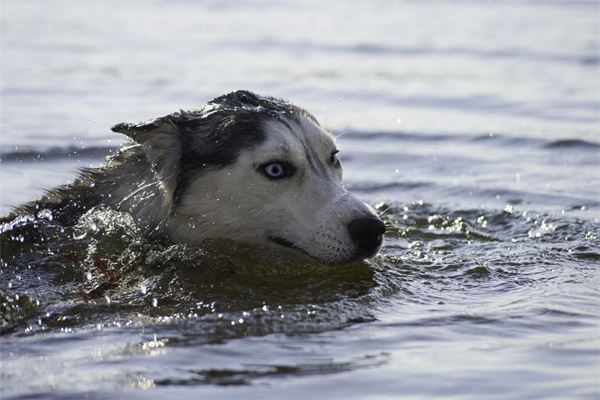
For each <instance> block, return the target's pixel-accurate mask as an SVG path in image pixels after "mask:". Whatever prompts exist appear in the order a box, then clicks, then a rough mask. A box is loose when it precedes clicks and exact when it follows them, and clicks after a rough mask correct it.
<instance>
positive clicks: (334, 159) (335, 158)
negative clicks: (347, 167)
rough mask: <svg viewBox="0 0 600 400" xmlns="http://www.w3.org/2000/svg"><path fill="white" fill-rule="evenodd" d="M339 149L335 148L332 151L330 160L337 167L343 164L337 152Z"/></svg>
mask: <svg viewBox="0 0 600 400" xmlns="http://www.w3.org/2000/svg"><path fill="white" fill-rule="evenodd" d="M339 152H340V151H339V150H334V151H332V152H331V159H330V160H329V162H330V163H331V165H333V166H334V167H335V168H339V167H340V166H341V163H340V159H339V158H338V156H337V154H338V153H339Z"/></svg>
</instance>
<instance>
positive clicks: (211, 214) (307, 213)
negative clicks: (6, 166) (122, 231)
mask: <svg viewBox="0 0 600 400" xmlns="http://www.w3.org/2000/svg"><path fill="white" fill-rule="evenodd" d="M112 130H113V131H115V132H120V133H123V134H125V135H127V136H129V137H130V138H131V139H132V142H131V143H129V144H128V145H126V146H124V147H123V148H122V149H120V150H119V151H118V152H117V153H116V154H115V155H113V156H112V157H110V158H109V160H108V163H107V165H106V166H105V167H103V168H99V169H85V170H83V171H82V172H81V174H80V176H79V177H78V179H77V180H76V181H75V182H74V183H72V184H70V185H67V186H63V187H59V188H57V189H55V190H53V191H50V192H48V193H47V194H46V195H45V196H44V197H42V198H41V199H40V200H38V201H35V202H32V203H29V204H26V205H24V206H22V207H20V208H18V209H16V211H15V212H16V214H34V215H35V213H37V212H38V211H39V210H44V209H48V210H51V212H52V214H53V218H54V220H56V221H58V222H59V223H60V224H62V225H64V226H69V225H72V224H74V223H76V222H77V220H78V218H79V217H80V216H81V215H82V214H83V213H85V212H86V211H88V210H90V209H91V208H93V207H95V206H98V205H105V206H110V207H112V208H114V209H116V210H119V211H125V212H128V213H130V214H131V215H132V216H133V218H134V220H135V221H136V223H137V224H138V226H139V227H140V228H141V229H142V230H143V231H144V232H145V234H146V235H147V236H150V237H163V238H169V239H171V240H173V241H175V242H184V243H190V244H193V245H197V244H200V243H201V242H202V241H203V240H204V239H206V238H219V237H221V238H228V239H233V240H238V241H241V242H246V243H250V244H256V245H261V246H268V247H269V246H271V247H272V246H275V247H277V245H280V246H281V245H283V247H289V248H292V249H295V250H297V251H299V252H301V253H304V254H305V255H310V256H311V257H313V258H317V259H320V260H322V261H326V262H333V263H338V262H347V261H352V260H355V259H358V258H361V255H360V254H358V253H357V252H356V251H355V250H353V248H352V244H351V243H350V241H349V239H348V238H347V236H348V233H347V231H346V230H347V229H346V225H347V223H348V222H349V221H350V220H352V219H354V218H357V217H361V216H374V213H373V211H372V210H371V209H370V208H369V207H367V206H366V205H365V204H364V203H362V202H360V201H358V200H357V199H355V198H354V197H353V196H351V195H350V194H349V193H348V192H347V191H346V190H345V189H344V188H343V186H342V185H341V183H340V181H341V169H339V171H337V170H336V169H335V168H331V166H328V165H327V163H326V162H325V161H323V160H324V158H326V157H327V154H328V152H331V151H332V149H333V148H334V147H335V145H334V141H333V138H332V137H331V136H330V135H329V134H328V133H327V132H325V131H324V130H323V129H322V128H321V127H320V125H319V124H318V122H317V120H316V119H315V118H314V117H313V116H312V115H311V114H310V113H308V112H307V111H306V110H304V109H301V108H299V107H297V106H294V105H293V104H291V103H288V102H286V101H283V100H280V99H275V98H270V97H261V96H257V95H255V94H253V93H251V92H247V91H237V92H233V93H230V94H227V95H224V96H221V97H218V98H216V99H215V100H213V101H211V102H209V103H208V104H207V105H206V106H204V107H202V108H200V109H197V110H193V111H189V112H186V111H181V112H179V113H174V114H170V115H166V116H164V117H160V118H157V119H155V120H152V121H149V122H146V123H140V124H125V123H122V124H118V125H115V126H114V127H113V128H112ZM271 154H273V156H271ZM252 157H254V158H252ZM257 157H263V159H264V160H268V159H269V157H271V158H283V157H288V158H291V159H293V160H294V162H295V163H296V164H297V165H298V166H299V167H300V171H299V172H298V174H302V176H298V177H297V178H295V180H294V181H293V182H279V183H277V184H275V183H273V182H266V181H265V179H266V178H264V177H262V176H260V175H259V173H258V172H257V171H256V170H255V169H256V160H255V159H256V158H257ZM298 185H300V186H298ZM286 196H287V197H286Z"/></svg>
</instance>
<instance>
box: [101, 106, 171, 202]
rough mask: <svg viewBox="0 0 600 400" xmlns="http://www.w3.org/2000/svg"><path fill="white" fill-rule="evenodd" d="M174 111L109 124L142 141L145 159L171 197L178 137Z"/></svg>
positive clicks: (140, 142) (113, 129) (116, 129)
mask: <svg viewBox="0 0 600 400" xmlns="http://www.w3.org/2000/svg"><path fill="white" fill-rule="evenodd" d="M177 118H178V114H171V115H167V116H164V117H160V118H157V119H154V120H152V121H148V122H142V123H138V124H127V123H120V124H117V125H115V126H113V127H112V128H111V130H112V131H113V132H119V133H123V134H125V135H127V136H129V137H130V138H132V139H133V140H134V141H136V142H137V143H139V144H141V145H142V149H143V151H144V154H145V155H146V159H147V160H148V162H149V163H150V165H151V166H152V168H153V169H154V171H155V172H156V174H157V175H158V178H159V179H160V180H161V182H162V184H163V186H164V188H165V190H166V191H167V192H168V194H169V195H170V196H169V197H171V196H172V195H173V192H174V191H175V187H176V185H177V175H178V173H179V163H180V159H181V148H182V144H181V141H182V137H181V133H180V131H179V128H178V127H177V125H176V120H177Z"/></svg>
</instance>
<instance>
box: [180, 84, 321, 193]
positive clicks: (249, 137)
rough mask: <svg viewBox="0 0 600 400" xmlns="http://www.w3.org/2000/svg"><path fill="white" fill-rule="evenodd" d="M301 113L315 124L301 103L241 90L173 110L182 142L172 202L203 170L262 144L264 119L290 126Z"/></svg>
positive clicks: (228, 163)
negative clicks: (200, 104) (192, 108)
mask: <svg viewBox="0 0 600 400" xmlns="http://www.w3.org/2000/svg"><path fill="white" fill-rule="evenodd" d="M302 116H303V117H307V118H310V119H311V120H313V121H314V122H315V123H317V124H318V122H317V120H316V119H315V117H313V116H312V115H311V114H310V113H309V112H308V111H306V110H304V109H302V108H300V107H297V106H295V105H293V104H291V103H288V102H286V101H284V100H280V99H276V98H273V97H262V96H258V95H256V94H254V93H252V92H248V91H244V90H239V91H237V92H233V93H229V94H226V95H223V96H220V97H217V98H216V99H214V100H212V101H211V102H209V103H208V104H207V105H206V106H205V107H203V108H202V109H199V110H195V111H191V112H184V111H182V112H181V113H178V114H174V115H173V118H172V122H173V123H174V124H175V125H176V126H177V127H178V129H179V131H180V133H181V137H182V142H183V143H182V154H181V160H180V168H179V171H180V172H179V176H178V181H177V188H176V190H175V195H174V204H177V203H178V202H179V201H180V200H181V198H182V196H183V194H184V193H185V190H186V188H187V187H188V186H189V184H190V182H191V181H192V179H193V178H194V177H195V176H198V174H199V173H202V170H207V169H211V168H221V167H224V166H227V165H231V164H233V163H234V162H235V160H236V159H237V157H238V155H239V154H240V152H241V151H242V150H244V149H249V148H252V147H254V146H257V145H259V144H261V143H262V142H263V141H264V140H265V138H266V136H265V132H264V128H263V126H264V122H265V121H267V120H276V121H279V122H282V123H283V124H284V125H286V126H287V127H288V129H290V130H291V126H290V122H289V121H293V122H296V123H297V122H298V121H299V119H300V117H302Z"/></svg>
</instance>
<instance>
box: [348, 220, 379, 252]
mask: <svg viewBox="0 0 600 400" xmlns="http://www.w3.org/2000/svg"><path fill="white" fill-rule="evenodd" d="M348 233H349V234H350V239H351V240H352V242H354V244H355V246H356V247H357V248H358V250H359V251H360V252H361V253H362V254H363V255H364V256H365V257H372V256H374V255H375V253H377V250H379V247H380V246H381V243H382V241H383V234H384V233H385V224H384V223H383V221H382V220H380V219H379V218H376V217H367V218H358V219H355V220H353V221H352V222H350V223H349V224H348Z"/></svg>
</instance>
